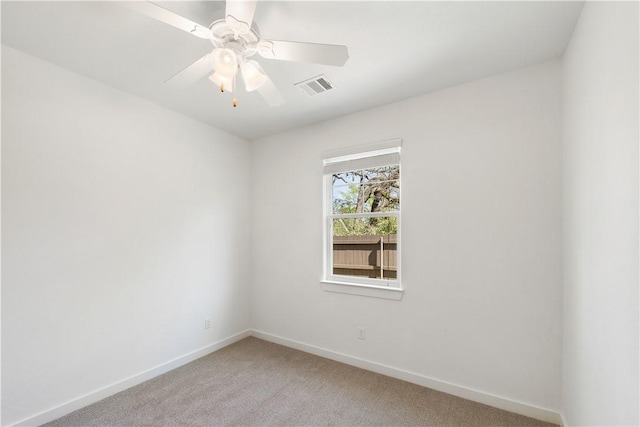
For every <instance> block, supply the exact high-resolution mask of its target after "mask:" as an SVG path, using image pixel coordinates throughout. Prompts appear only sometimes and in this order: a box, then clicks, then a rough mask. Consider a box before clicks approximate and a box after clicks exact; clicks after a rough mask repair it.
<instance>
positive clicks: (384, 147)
mask: <svg viewBox="0 0 640 427" xmlns="http://www.w3.org/2000/svg"><path fill="white" fill-rule="evenodd" d="M401 146H402V140H401V139H393V140H389V141H382V142H378V143H373V144H367V145H364V146H359V147H352V148H348V149H345V150H341V151H334V152H331V153H325V155H324V156H323V166H324V171H323V190H324V191H323V220H324V227H323V236H324V237H323V278H322V280H321V283H322V288H323V290H325V291H330V292H340V293H346V294H352V295H363V296H370V297H377V298H385V299H393V300H399V299H401V298H402V293H403V289H402V267H401V265H402V263H401V260H402V256H401V247H402V245H401V230H402V224H401V222H402V221H401V218H402V215H401V212H402V183H400V209H399V210H398V211H391V212H363V213H357V214H334V213H333V185H332V176H333V174H334V173H335V172H336V171H338V170H340V171H349V170H360V169H366V168H368V167H376V166H383V165H387V164H388V165H395V164H400V150H401ZM386 159H389V160H388V163H385V160H386ZM400 168H401V172H400V180H402V165H400ZM354 217H355V218H369V217H396V218H398V233H397V235H396V239H397V243H396V250H397V252H396V255H397V277H396V279H393V280H385V279H371V278H367V277H356V276H343V275H337V274H333V219H336V218H354Z"/></svg>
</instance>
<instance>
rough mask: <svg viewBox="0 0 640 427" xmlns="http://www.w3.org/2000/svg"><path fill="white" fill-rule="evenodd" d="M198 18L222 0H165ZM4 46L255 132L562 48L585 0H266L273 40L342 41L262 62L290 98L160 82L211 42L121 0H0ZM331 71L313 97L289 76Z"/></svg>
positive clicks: (261, 8)
mask: <svg viewBox="0 0 640 427" xmlns="http://www.w3.org/2000/svg"><path fill="white" fill-rule="evenodd" d="M158 3H159V4H161V5H162V6H164V7H166V8H168V9H170V10H172V11H174V12H176V13H179V14H181V15H183V16H185V17H187V18H189V19H191V20H193V21H195V22H198V23H200V24H203V25H207V26H208V25H209V23H210V22H211V21H212V20H213V19H214V17H216V15H218V14H220V13H221V11H223V10H224V2H218V1H215V2H214V1H204V2H158ZM1 5H2V11H1V13H2V43H3V44H5V45H7V46H10V47H12V48H15V49H18V50H21V51H23V52H25V53H27V54H30V55H33V56H36V57H39V58H41V59H44V60H46V61H49V62H51V63H53V64H56V65H59V66H61V67H64V68H67V69H69V70H71V71H73V72H75V73H78V74H81V75H85V76H87V77H90V78H92V79H95V80H97V81H99V82H102V83H105V84H107V85H110V86H113V87H115V88H118V89H121V90H123V91H126V92H129V93H132V94H134V95H137V96H139V97H142V98H145V99H148V100H150V101H152V102H155V103H157V104H159V105H162V106H165V107H166V108H169V109H171V110H174V111H177V112H179V113H182V114H184V115H186V116H190V117H193V118H194V119H197V120H200V121H202V122H205V123H209V124H211V125H213V126H215V127H217V128H219V129H223V130H226V131H228V132H230V133H233V134H236V135H239V136H242V137H244V138H247V139H255V138H259V137H262V136H266V135H270V134H274V133H277V132H281V131H284V130H287V129H292V128H295V127H299V126H304V125H307V124H311V123H315V122H319V121H322V120H327V119H330V118H333V117H337V116H340V115H344V114H347V113H351V112H355V111H359V110H363V109H366V108H370V107H373V106H377V105H382V104H387V103H390V102H393V101H397V100H401V99H405V98H408V97H412V96H416V95H420V94H423V93H427V92H432V91H434V90H438V89H441V88H444V87H448V86H452V85H457V84H460V83H464V82H468V81H472V80H475V79H478V78H482V77H486V76H490V75H493V74H498V73H501V72H505V71H509V70H513V69H517V68H520V67H523V66H526V65H530V64H534V63H537V62H542V61H545V60H549V59H552V58H557V57H559V56H561V55H562V53H563V52H564V49H565V47H566V45H567V43H568V41H569V38H570V36H571V32H572V30H573V27H574V25H575V22H576V20H577V18H578V16H579V14H580V11H581V9H582V5H583V3H582V2H558V1H541V2H537V1H520V2H477V1H476V2H426V1H425V2H420V1H413V2H400V1H373V2H369V1H338V2H329V1H311V2H306V1H260V2H259V4H258V6H257V11H256V14H255V19H254V22H255V23H257V25H258V26H259V28H260V32H261V36H262V37H263V38H265V39H273V40H295V41H307V42H314V43H329V44H344V45H347V46H348V48H349V55H350V58H349V60H348V61H347V63H346V64H345V66H344V67H333V66H323V65H315V64H307V63H297V62H284V61H275V60H268V59H264V58H258V60H259V62H260V63H261V64H262V66H263V68H264V69H265V71H266V72H267V73H268V74H269V76H270V77H271V79H272V80H273V82H274V83H275V84H276V85H277V86H278V88H279V89H280V91H281V92H282V94H283V95H284V98H285V100H286V103H285V104H284V105H282V106H280V107H269V106H267V104H266V103H265V102H264V100H263V99H262V98H261V97H260V95H259V94H258V93H256V92H251V93H246V92H244V91H243V89H239V90H237V93H236V95H237V98H238V102H239V105H238V107H237V108H233V107H232V105H231V99H232V95H231V94H229V93H224V94H223V93H220V91H219V89H218V88H217V87H216V86H214V85H213V84H212V83H211V82H210V81H209V80H208V79H207V78H206V77H205V78H203V79H201V80H199V81H198V82H196V83H195V84H192V85H190V86H188V87H183V88H179V89H176V88H171V87H168V86H166V85H164V84H163V82H164V81H165V80H166V79H167V78H169V77H170V76H172V75H173V74H175V73H176V72H178V71H180V70H181V69H183V68H184V67H186V66H187V65H189V64H190V63H192V62H193V61H195V60H196V59H198V58H200V57H201V56H203V55H204V54H205V53H207V52H208V51H210V50H211V49H212V45H211V43H210V42H209V41H206V40H202V39H198V38H196V37H193V36H192V35H190V34H188V33H185V32H183V31H181V30H178V29H176V28H174V27H171V26H168V25H166V24H163V23H160V22H158V21H154V20H152V19H151V18H149V17H147V16H144V15H141V14H139V13H137V12H135V11H133V10H130V9H128V8H126V7H124V6H123V4H122V3H120V2H111V1H107V2H81V1H77V2H51V1H45V2H7V1H3V2H2V4H1ZM319 74H325V75H326V76H327V77H328V78H329V80H330V81H331V82H332V83H333V84H334V86H335V89H334V90H332V91H330V92H325V93H321V94H318V95H315V96H313V97H310V96H308V95H306V94H305V93H304V92H303V91H301V90H300V89H298V88H296V87H294V86H293V84H294V83H297V82H300V81H302V80H306V79H309V78H311V77H314V76H317V75H319Z"/></svg>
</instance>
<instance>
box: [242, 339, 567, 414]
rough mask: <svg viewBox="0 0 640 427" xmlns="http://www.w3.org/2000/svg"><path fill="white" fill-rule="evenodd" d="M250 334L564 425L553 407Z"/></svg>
mask: <svg viewBox="0 0 640 427" xmlns="http://www.w3.org/2000/svg"><path fill="white" fill-rule="evenodd" d="M251 335H253V336H254V337H256V338H260V339H263V340H265V341H270V342H273V343H276V344H281V345H284V346H286V347H290V348H294V349H296V350H301V351H304V352H306V353H311V354H315V355H317V356H321V357H325V358H327V359H331V360H335V361H337V362H342V363H345V364H347V365H351V366H355V367H358V368H362V369H366V370H368V371H372V372H376V373H378V374H382V375H386V376H389V377H392V378H397V379H400V380H403V381H407V382H410V383H413V384H417V385H420V386H423V387H428V388H431V389H433V390H438V391H442V392H444V393H448V394H452V395H454V396H458V397H462V398H464V399H468V400H472V401H474V402H479V403H483V404H485V405H489V406H493V407H494V408H499V409H504V410H505V411H510V412H514V413H516V414H520V415H524V416H527V417H531V418H535V419H537V420H541V421H546V422H550V423H554V424H561V423H562V422H563V421H564V420H563V419H562V417H561V415H560V414H559V413H557V412H555V411H552V410H550V409H545V408H541V407H538V406H535V405H530V404H527V403H523V402H518V401H515V400H512V399H507V398H504V397H500V396H496V395H494V394H491V393H486V392H483V391H479V390H474V389H471V388H468V387H464V386H460V385H457V384H452V383H449V382H446V381H441V380H437V379H434V378H429V377H427V376H424V375H421V374H416V373H413V372H409V371H405V370H402V369H398V368H394V367H392V366H387V365H383V364H380V363H376V362H371V361H369V360H364V359H360V358H358V357H353V356H349V355H347V354H343V353H338V352H335V351H331V350H327V349H324V348H321V347H316V346H314V345H310V344H305V343H302V342H299V341H294V340H290V339H287V338H283V337H279V336H276V335H272V334H268V333H266V332H262V331H257V330H252V332H251ZM565 425H566V424H565Z"/></svg>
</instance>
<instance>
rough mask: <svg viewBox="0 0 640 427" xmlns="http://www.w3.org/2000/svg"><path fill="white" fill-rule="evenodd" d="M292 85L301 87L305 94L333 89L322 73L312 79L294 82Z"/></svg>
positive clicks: (311, 94) (310, 94)
mask: <svg viewBox="0 0 640 427" xmlns="http://www.w3.org/2000/svg"><path fill="white" fill-rule="evenodd" d="M294 86H297V87H299V88H300V89H302V90H303V91H304V92H305V93H306V94H307V95H309V96H313V95H317V94H319V93H322V92H326V91H328V90H331V89H333V84H331V82H330V81H329V79H327V77H326V76H324V75H319V76H316V77H314V78H312V79H309V80H305V81H303V82H300V83H296V84H295V85H294Z"/></svg>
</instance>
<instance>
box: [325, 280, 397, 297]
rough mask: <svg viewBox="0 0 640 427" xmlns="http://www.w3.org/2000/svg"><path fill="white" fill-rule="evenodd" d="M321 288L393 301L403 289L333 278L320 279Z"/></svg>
mask: <svg viewBox="0 0 640 427" xmlns="http://www.w3.org/2000/svg"><path fill="white" fill-rule="evenodd" d="M320 283H321V285H322V290H323V291H327V292H338V293H341V294H349V295H361V296H365V297H373V298H383V299H390V300H395V301H400V300H401V299H402V294H403V293H404V291H403V290H402V289H400V288H392V287H387V286H374V285H361V284H356V283H347V282H336V281H333V280H322V281H320Z"/></svg>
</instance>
